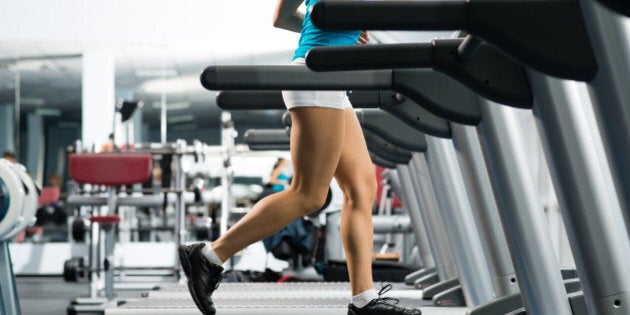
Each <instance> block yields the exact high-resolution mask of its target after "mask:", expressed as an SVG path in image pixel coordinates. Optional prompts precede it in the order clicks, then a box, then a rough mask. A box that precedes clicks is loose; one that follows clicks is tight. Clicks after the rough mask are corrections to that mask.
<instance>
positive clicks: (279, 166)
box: [269, 158, 290, 192]
mask: <svg viewBox="0 0 630 315" xmlns="http://www.w3.org/2000/svg"><path fill="white" fill-rule="evenodd" d="M286 167H287V160H286V159H283V158H278V161H276V164H275V165H274V166H273V170H272V171H271V176H270V178H269V184H271V189H272V190H273V191H274V192H279V191H283V190H284V189H285V188H286V187H288V186H289V179H290V177H289V175H287V174H286V173H285V170H286Z"/></svg>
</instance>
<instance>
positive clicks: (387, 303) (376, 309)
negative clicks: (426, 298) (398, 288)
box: [348, 284, 422, 315]
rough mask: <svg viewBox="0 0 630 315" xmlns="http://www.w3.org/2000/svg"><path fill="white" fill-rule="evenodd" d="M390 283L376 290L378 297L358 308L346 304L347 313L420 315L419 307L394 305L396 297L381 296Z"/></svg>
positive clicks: (388, 288)
mask: <svg viewBox="0 0 630 315" xmlns="http://www.w3.org/2000/svg"><path fill="white" fill-rule="evenodd" d="M391 288H392V285H391V284H388V285H386V286H384V287H382V288H381V291H379V292H378V299H374V300H372V301H371V302H370V303H368V304H367V305H366V306H364V307H362V308H358V307H356V306H354V305H353V304H350V305H348V315H420V314H422V312H421V311H420V310H419V309H411V308H404V307H400V306H396V304H398V299H394V298H390V297H382V295H383V294H385V293H386V292H387V291H389V290H391Z"/></svg>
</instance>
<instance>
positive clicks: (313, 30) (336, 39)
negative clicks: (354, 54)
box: [292, 0, 361, 60]
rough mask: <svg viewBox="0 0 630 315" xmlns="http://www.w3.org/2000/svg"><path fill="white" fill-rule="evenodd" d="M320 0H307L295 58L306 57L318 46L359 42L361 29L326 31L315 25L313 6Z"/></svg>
mask: <svg viewBox="0 0 630 315" xmlns="http://www.w3.org/2000/svg"><path fill="white" fill-rule="evenodd" d="M317 1H319V0H306V1H305V4H306V14H304V21H303V22H302V32H301V33H300V41H299V44H298V48H297V49H296V50H295V54H294V55H293V59H292V60H295V59H297V58H304V57H305V56H306V53H307V52H308V51H309V50H310V49H311V48H313V47H317V46H351V45H355V44H356V43H357V40H358V39H359V35H360V34H361V31H324V30H321V29H319V28H317V27H316V26H315V25H313V22H312V21H311V12H310V11H311V8H312V6H313V5H314V4H315V3H317Z"/></svg>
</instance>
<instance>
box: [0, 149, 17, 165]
mask: <svg viewBox="0 0 630 315" xmlns="http://www.w3.org/2000/svg"><path fill="white" fill-rule="evenodd" d="M2 158H3V159H5V160H7V161H9V162H11V163H15V162H17V156H16V155H15V153H13V152H11V151H4V153H3V154H2Z"/></svg>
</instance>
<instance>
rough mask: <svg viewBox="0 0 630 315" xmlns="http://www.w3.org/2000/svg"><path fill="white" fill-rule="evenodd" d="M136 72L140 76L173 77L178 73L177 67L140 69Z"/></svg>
mask: <svg viewBox="0 0 630 315" xmlns="http://www.w3.org/2000/svg"><path fill="white" fill-rule="evenodd" d="M135 73H136V76H137V77H139V78H172V77H176V76H177V75H178V73H177V70H176V69H140V70H136V71H135Z"/></svg>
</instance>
